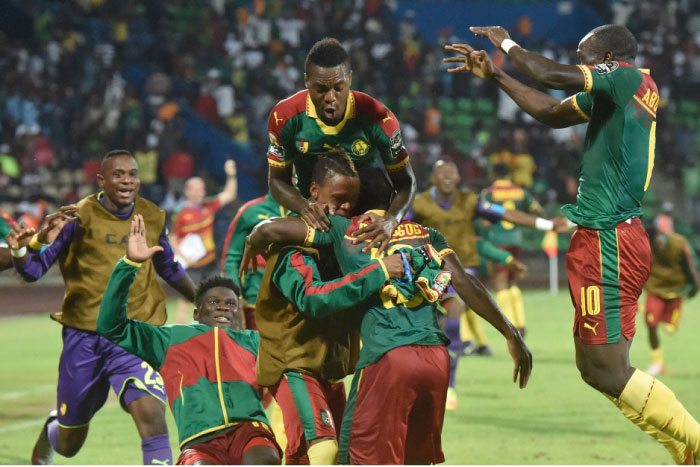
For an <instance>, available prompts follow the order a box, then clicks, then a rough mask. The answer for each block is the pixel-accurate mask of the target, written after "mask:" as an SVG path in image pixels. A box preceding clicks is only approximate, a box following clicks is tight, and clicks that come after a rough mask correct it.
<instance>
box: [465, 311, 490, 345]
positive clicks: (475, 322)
mask: <svg viewBox="0 0 700 467" xmlns="http://www.w3.org/2000/svg"><path fill="white" fill-rule="evenodd" d="M466 315H467V321H468V322H469V327H470V328H471V330H472V332H473V333H474V340H475V341H476V345H478V346H479V347H481V346H482V345H488V344H489V342H488V339H486V334H484V328H483V327H481V320H479V315H477V314H476V313H474V312H473V311H472V310H468V311H467V312H466Z"/></svg>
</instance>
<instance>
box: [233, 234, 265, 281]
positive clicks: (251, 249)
mask: <svg viewBox="0 0 700 467" xmlns="http://www.w3.org/2000/svg"><path fill="white" fill-rule="evenodd" d="M265 253H266V251H265V249H264V248H261V247H258V246H256V245H254V244H253V243H252V242H251V235H248V236H247V237H246V238H245V249H244V250H243V258H242V259H241V264H240V266H239V267H238V277H240V278H241V279H243V276H245V274H246V272H248V269H249V268H250V269H252V271H253V273H255V272H257V271H258V255H263V256H264V255H265Z"/></svg>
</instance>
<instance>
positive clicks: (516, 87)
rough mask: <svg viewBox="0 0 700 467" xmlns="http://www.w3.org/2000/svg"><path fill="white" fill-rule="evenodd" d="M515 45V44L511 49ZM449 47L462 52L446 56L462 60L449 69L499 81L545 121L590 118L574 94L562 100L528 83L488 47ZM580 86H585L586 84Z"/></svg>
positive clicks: (559, 123)
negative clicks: (509, 71) (577, 105)
mask: <svg viewBox="0 0 700 467" xmlns="http://www.w3.org/2000/svg"><path fill="white" fill-rule="evenodd" d="M515 48H516V47H513V49H512V50H511V52H513V51H514V49H515ZM445 49H447V50H450V51H452V52H457V53H459V54H461V55H462V56H461V57H451V58H445V59H443V61H444V62H447V63H458V64H460V66H458V67H457V68H451V69H449V70H448V72H449V73H458V72H464V71H469V72H472V73H474V74H475V75H476V76H478V77H479V78H481V79H484V80H493V81H495V82H496V83H497V84H498V86H499V87H500V88H501V89H503V91H505V92H506V94H508V95H509V96H510V97H511V98H512V99H513V101H515V103H516V104H518V106H519V107H520V108H521V109H523V110H524V111H525V112H527V113H528V114H530V115H531V116H532V117H534V118H535V119H537V120H538V121H540V122H542V123H544V124H545V125H548V126H550V127H552V128H566V127H569V126H572V125H577V124H579V123H584V122H586V121H587V119H586V118H585V117H584V116H583V115H581V114H580V113H579V112H577V111H576V108H575V107H574V105H573V103H572V100H571V97H569V98H567V99H564V100H563V101H559V100H557V99H555V98H554V97H552V96H550V95H549V94H545V93H543V92H541V91H538V90H537V89H535V88H532V87H530V86H526V85H525V84H523V83H521V82H520V81H518V80H516V79H514V78H513V77H511V76H509V75H508V74H507V73H505V72H504V71H503V70H501V69H500V68H498V67H496V66H495V65H494V64H493V62H492V61H491V58H490V57H489V56H488V54H487V53H486V52H485V51H483V50H479V51H476V50H474V49H473V48H471V47H470V46H469V45H467V44H453V45H446V46H445ZM553 63H554V62H553ZM573 68H574V69H575V70H576V72H577V73H578V74H579V76H580V77H581V79H582V80H583V74H582V73H581V70H579V69H578V68H577V67H573ZM580 88H581V89H582V88H583V85H581V86H580Z"/></svg>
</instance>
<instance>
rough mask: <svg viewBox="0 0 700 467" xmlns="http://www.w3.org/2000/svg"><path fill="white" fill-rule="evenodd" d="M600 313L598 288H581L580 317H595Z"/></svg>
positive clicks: (591, 286)
mask: <svg viewBox="0 0 700 467" xmlns="http://www.w3.org/2000/svg"><path fill="white" fill-rule="evenodd" d="M598 313H600V288H598V286H597V285H590V286H588V287H581V315H582V316H586V314H588V315H590V316H595V315H597V314H598Z"/></svg>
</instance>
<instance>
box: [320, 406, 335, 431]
mask: <svg viewBox="0 0 700 467" xmlns="http://www.w3.org/2000/svg"><path fill="white" fill-rule="evenodd" d="M321 421H322V422H323V424H324V425H325V426H327V427H329V428H333V429H335V426H334V425H333V417H332V416H331V412H330V411H329V410H327V409H321Z"/></svg>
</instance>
